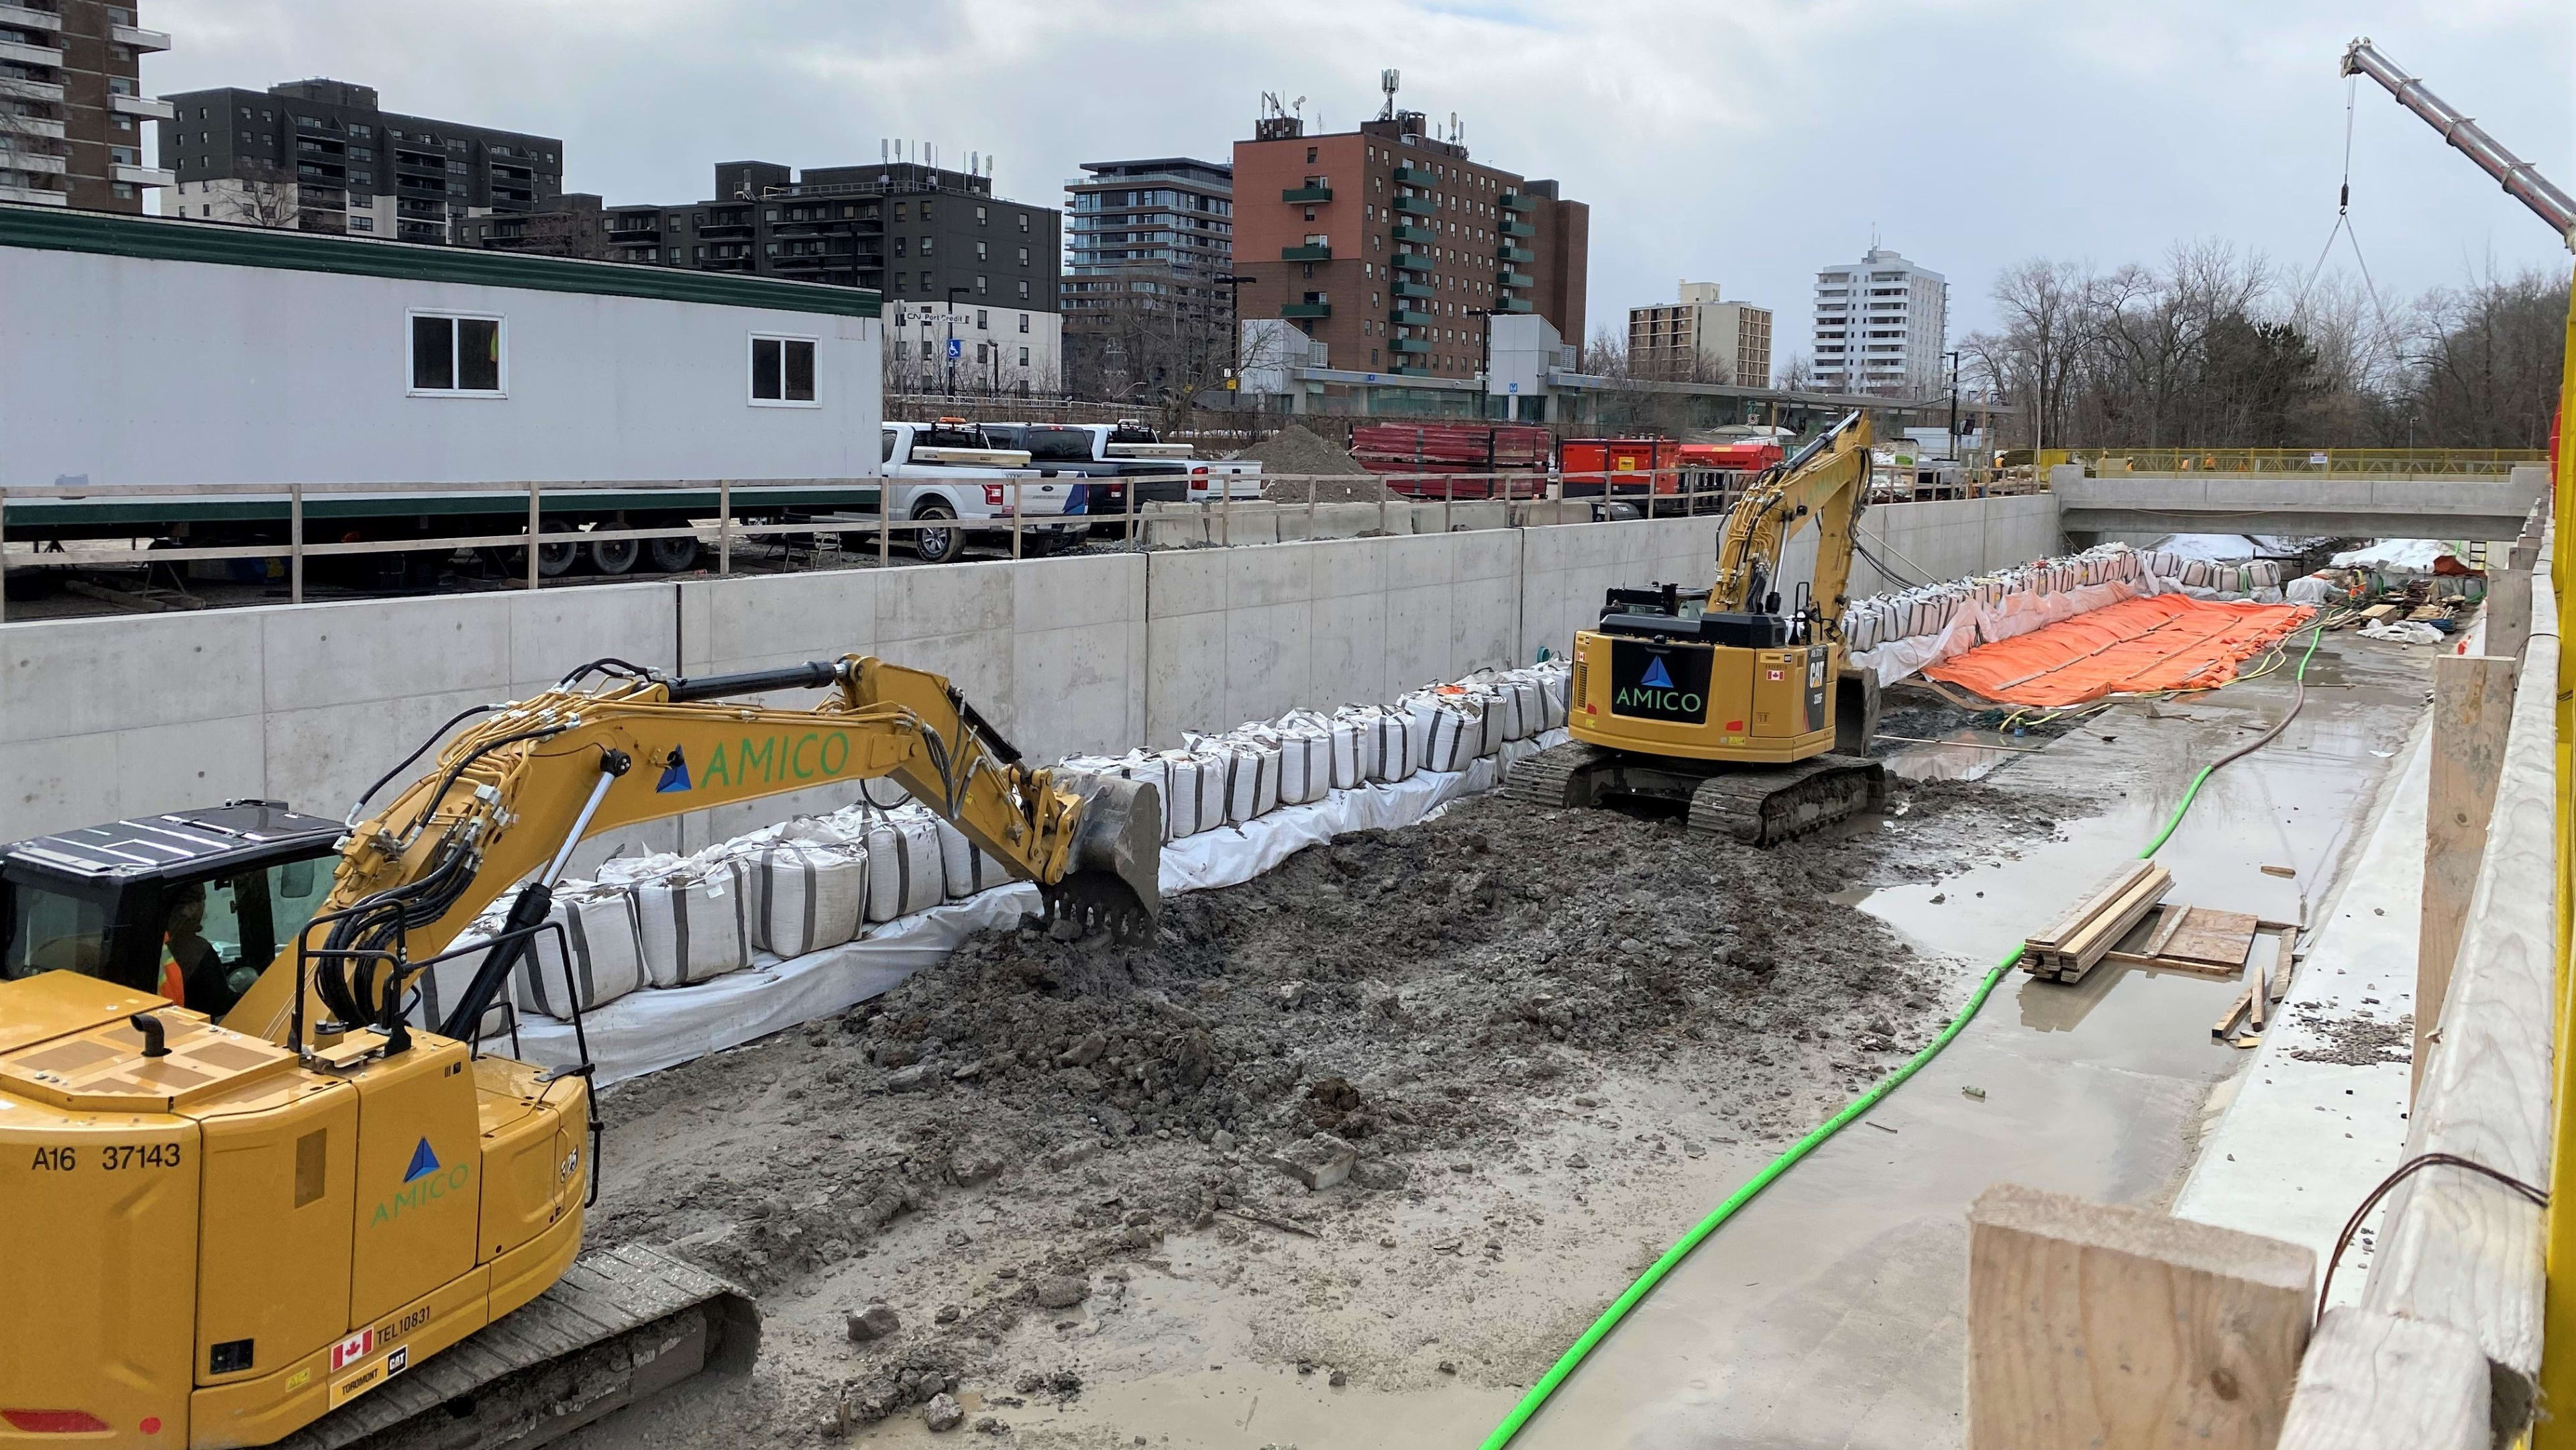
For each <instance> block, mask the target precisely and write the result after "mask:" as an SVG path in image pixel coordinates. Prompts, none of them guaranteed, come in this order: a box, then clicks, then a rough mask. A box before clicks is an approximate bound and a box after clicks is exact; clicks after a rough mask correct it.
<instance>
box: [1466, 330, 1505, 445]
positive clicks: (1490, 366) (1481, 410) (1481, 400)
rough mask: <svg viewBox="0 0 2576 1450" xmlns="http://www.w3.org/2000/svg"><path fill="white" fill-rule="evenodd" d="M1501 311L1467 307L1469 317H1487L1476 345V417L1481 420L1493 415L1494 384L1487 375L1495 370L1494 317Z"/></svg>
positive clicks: (1478, 334)
mask: <svg viewBox="0 0 2576 1450" xmlns="http://www.w3.org/2000/svg"><path fill="white" fill-rule="evenodd" d="M1501 311H1502V309H1500V308H1496V307H1470V308H1468V309H1467V315H1468V316H1469V317H1481V318H1483V319H1485V321H1484V324H1483V326H1482V328H1481V329H1480V330H1479V332H1478V333H1477V346H1476V388H1477V394H1476V417H1477V419H1478V420H1479V421H1482V420H1484V419H1487V418H1490V417H1492V416H1493V409H1494V404H1493V392H1494V385H1493V384H1492V383H1491V382H1489V381H1487V375H1488V374H1490V373H1492V372H1493V370H1494V319H1495V318H1496V317H1498V316H1500V315H1501Z"/></svg>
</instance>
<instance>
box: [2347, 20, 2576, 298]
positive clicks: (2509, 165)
mask: <svg viewBox="0 0 2576 1450" xmlns="http://www.w3.org/2000/svg"><path fill="white" fill-rule="evenodd" d="M2343 73H2344V74H2345V75H2348V76H2351V75H2365V76H2368V77H2370V78H2371V79H2372V80H2375V81H2377V82H2379V83H2380V84H2381V85H2383V86H2385V87H2387V88H2388V93H2389V94H2390V95H2392V96H2395V97H2396V98H2397V104H2399V105H2401V106H2404V107H2405V108H2406V109H2408V110H2410V111H2413V112H2414V113H2415V114H2416V115H2418V116H2421V117H2423V118H2424V121H2425V123H2426V124H2427V125H2430V126H2431V127H2432V128H2433V129H2434V130H2436V131H2439V132H2441V133H2442V139H2443V140H2445V141H2448V142H2450V143H2451V145H2452V146H2454V147H2456V148H2457V149H2458V150H2459V151H2460V152H2461V154H2463V155H2465V156H2467V157H2468V158H2469V159H2470V160H2471V161H2474V162H2476V163H2477V164H2478V169H2479V170H2481V171H2484V172H2485V173H2486V174H2487V175H2489V176H2492V177H2494V178H2495V179H2496V180H2497V181H2498V182H2500V183H2502V184H2503V186H2504V189H2505V190H2506V191H2507V192H2509V193H2511V194H2512V195H2513V196H2514V197H2515V198H2516V199H2517V200H2519V201H2521V203H2522V204H2523V205H2524V206H2527V207H2529V208H2531V209H2532V210H2533V211H2534V212H2537V213H2539V215H2540V219H2541V220H2542V221H2545V222H2547V223H2549V226H2550V229H2551V230H2552V231H2555V232H2557V233H2558V239H2559V240H2560V241H2561V242H2564V243H2565V244H2566V245H2567V246H2568V248H2569V249H2570V250H2576V197H2570V196H2568V194H2567V193H2566V192H2563V191H2561V190H2559V189H2558V188H2557V187H2556V186H2555V185H2553V184H2552V183H2551V182H2550V180H2549V178H2547V177H2545V176H2543V175H2541V174H2540V172H2539V171H2538V170H2536V169H2534V168H2533V166H2532V164H2531V163H2530V162H2528V161H2524V160H2522V159H2521V158H2519V157H2517V156H2515V155H2514V154H2513V153H2512V152H2510V151H2507V150H2506V149H2504V147H2503V146H2501V145H2499V144H2497V142H2496V139H2495V138H2494V137H2493V136H2490V135H2488V134H2487V133H2486V131H2485V130H2484V129H2483V128H2481V127H2480V126H2479V125H2478V123H2477V122H2475V121H2473V120H2471V119H2470V118H2468V117H2467V116H2464V115H2462V114H2460V113H2459V111H2457V110H2456V109H2454V108H2453V107H2452V106H2451V105H2450V104H2449V103H2448V102H2445V101H2444V100H2443V99H2442V98H2441V97H2439V96H2437V95H2434V94H2433V93H2432V92H2431V91H2429V90H2426V89H2425V88H2424V83H2423V82H2422V81H2419V80H2417V79H2415V78H2414V77H2413V76H2410V75H2408V74H2406V73H2405V72H2404V71H2401V70H2399V69H2398V68H2397V67H2396V66H2395V65H2394V64H2392V63H2391V62H2390V61H2389V59H2388V57H2386V56H2384V55H2381V54H2380V53H2379V52H2378V50H2377V49H2375V48H2374V47H2373V46H2372V45H2371V43H2370V37H2368V36H2366V35H2365V36H2362V37H2360V38H2359V39H2356V40H2355V41H2353V43H2352V44H2350V45H2348V46H2346V47H2344V52H2343Z"/></svg>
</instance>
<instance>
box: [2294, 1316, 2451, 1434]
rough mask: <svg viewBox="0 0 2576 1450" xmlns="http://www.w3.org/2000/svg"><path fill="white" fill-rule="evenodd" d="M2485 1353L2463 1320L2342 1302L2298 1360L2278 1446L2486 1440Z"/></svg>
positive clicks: (2318, 1329) (2326, 1319) (2320, 1327)
mask: <svg viewBox="0 0 2576 1450" xmlns="http://www.w3.org/2000/svg"><path fill="white" fill-rule="evenodd" d="M2487 1406H2488V1395H2487V1357H2486V1356H2485V1355H2484V1354H2482V1353H2480V1352H2479V1351H2478V1342H2477V1341H2476V1340H2475V1339H2472V1338H2470V1337H2469V1336H2468V1335H2466V1334H2463V1333H2461V1332H2460V1331H2459V1330H2456V1329H2452V1328H2449V1327H2448V1326H2445V1325H2440V1324H2428V1323H2426V1322H2424V1321H2423V1320H2421V1319H2401V1318H2398V1317H2397V1316H2396V1315H2394V1314H2374V1313H2372V1312H2371V1311H2370V1310H2367V1309H2357V1308H2343V1309H2331V1310H2328V1311H2327V1312H2326V1317H2325V1322H2324V1323H2322V1324H2319V1325H2318V1326H2317V1336H2316V1338H2315V1339H2313V1340H2311V1341H2310V1342H2309V1344H2308V1353H2307V1357H2306V1358H2304V1359H2302V1360H2300V1361H2299V1392H2298V1393H2297V1394H2296V1395H2294V1396H2292V1397H2291V1400H2290V1418H2289V1420H2288V1422H2287V1423H2285V1424H2283V1425H2282V1426H2281V1443H2280V1450H2487V1447H2488V1446H2489V1445H2490V1444H2492V1443H2493V1437H2492V1435H2491V1434H2490V1432H2489V1430H2488V1428H2487Z"/></svg>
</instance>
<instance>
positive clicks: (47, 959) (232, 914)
mask: <svg viewBox="0 0 2576 1450" xmlns="http://www.w3.org/2000/svg"><path fill="white" fill-rule="evenodd" d="M342 833H343V828H342V827H341V825H340V823H339V822H337V821H326V820H322V819H320V818H319V817H315V816H305V815H298V814H296V813H295V812H293V811H291V810H288V809H287V808H286V807H285V805H283V804H282V803H280V802H277V801H227V802H225V803H224V804H222V805H220V806H212V807H208V808H205V809H202V810H191V811H172V812H169V813H167V814H163V815H155V816H143V817H137V818H135V819H132V820H123V821H110V822H108V823H107V824H105V825H98V826H87V827H83V828H81V829H79V830H75V831H63V832H59V833H57V834H54V835H50V836H38V837H34V838H32V839H29V840H24V841H19V842H16V843H14V844H12V845H9V846H5V847H0V980H15V979H17V978H21V977H32V976H35V975H37V974H38V973H41V972H50V971H70V972H78V973H80V974H81V975H83V976H89V977H96V978H99V979H100V980H102V981H106V982H111V983H114V984H115V985H117V986H120V987H127V988H131V989H133V990H135V991H140V992H150V993H153V994H155V995H157V996H161V997H166V998H168V999H169V1000H170V1001H172V1002H175V1003H177V1004H179V1005H180V1006H183V1007H187V1008H190V1009H192V1010H194V1011H198V1012H203V1013H206V1014H207V1015H209V1016H221V1015H222V1014H223V1013H224V1012H225V1011H226V1010H228V1009H229V1008H230V1007H231V1006H232V1004H233V1003H234V1001H236V1000H237V999H238V998H239V997H240V996H241V994H242V993H243V992H244V991H247V990H248V989H249V987H250V985H251V983H253V982H255V981H257V980H258V978H259V974H260V973H261V972H262V971H263V970H265V969H266V968H267V966H268V965H269V963H270V961H272V960H273V959H274V958H275V957H276V955H277V950H278V947H279V946H280V945H281V944H282V943H285V942H289V941H292V940H294V938H295V933H296V930H297V928H299V927H301V926H303V925H304V923H305V922H306V921H308V920H310V919H311V918H312V916H313V913H314V911H315V910H316V909H317V908H318V907H320V906H321V904H322V901H323V898H324V897H326V896H328V895H329V894H330V891H331V871H332V867H333V865H334V864H335V863H336V861H337V859H338V854H339V853H338V852H337V850H335V849H334V848H335V846H336V844H337V842H338V841H339V839H340V836H341V835H342Z"/></svg>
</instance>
